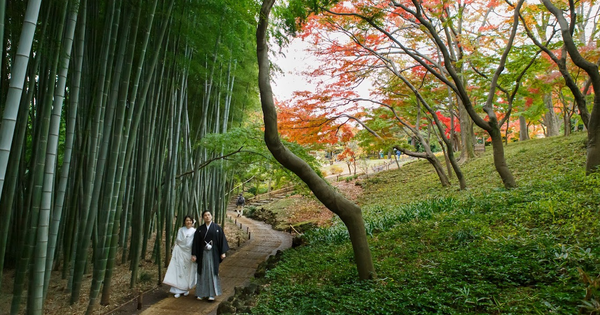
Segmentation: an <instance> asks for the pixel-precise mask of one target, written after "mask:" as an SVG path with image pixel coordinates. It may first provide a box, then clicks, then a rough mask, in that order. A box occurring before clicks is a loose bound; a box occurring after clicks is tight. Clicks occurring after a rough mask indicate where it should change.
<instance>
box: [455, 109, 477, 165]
mask: <svg viewBox="0 0 600 315" xmlns="http://www.w3.org/2000/svg"><path fill="white" fill-rule="evenodd" d="M457 103H458V119H459V123H460V140H461V141H460V157H459V158H458V159H459V160H460V162H461V163H464V162H466V161H468V160H470V159H473V158H475V147H474V144H475V134H474V132H473V121H472V120H471V118H469V113H468V112H467V110H466V109H465V106H464V105H463V103H462V101H461V100H460V98H458V102H457Z"/></svg>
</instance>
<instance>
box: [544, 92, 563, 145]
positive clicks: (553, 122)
mask: <svg viewBox="0 0 600 315" xmlns="http://www.w3.org/2000/svg"><path fill="white" fill-rule="evenodd" d="M544 105H546V113H545V114H544V122H545V123H546V137H554V136H558V135H560V122H559V120H558V117H556V113H555V112H554V104H553V103H552V94H550V93H546V94H544Z"/></svg>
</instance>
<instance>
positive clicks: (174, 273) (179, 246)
mask: <svg viewBox="0 0 600 315" xmlns="http://www.w3.org/2000/svg"><path fill="white" fill-rule="evenodd" d="M212 219H213V217H212V213H211V212H210V211H208V210H206V211H204V212H202V220H203V221H204V224H202V225H200V227H198V228H197V229H196V228H194V220H193V219H192V217H191V216H189V215H186V216H185V219H184V226H183V227H181V228H180V229H179V231H178V232H177V240H175V247H174V248H173V254H172V257H171V262H170V263H169V267H168V268H167V273H166V274H165V279H164V280H163V283H164V284H168V285H170V286H171V290H170V292H171V293H173V294H175V295H174V296H175V298H178V297H180V296H181V295H183V296H187V295H188V294H189V290H191V289H193V288H194V286H195V287H196V298H197V299H198V300H202V299H207V300H208V301H214V300H215V297H216V296H218V295H221V284H220V281H219V264H220V263H221V262H222V261H223V259H225V256H226V255H225V253H226V252H227V251H228V250H229V245H228V244H227V239H226V238H225V233H224V232H223V229H222V228H221V227H220V226H219V225H218V224H217V223H215V222H213V220H212Z"/></svg>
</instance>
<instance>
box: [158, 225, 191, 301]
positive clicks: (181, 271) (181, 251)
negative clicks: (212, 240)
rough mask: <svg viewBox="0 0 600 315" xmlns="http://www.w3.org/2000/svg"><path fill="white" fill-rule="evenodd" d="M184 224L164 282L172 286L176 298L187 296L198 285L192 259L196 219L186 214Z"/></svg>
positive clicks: (178, 233) (176, 241) (178, 235)
mask: <svg viewBox="0 0 600 315" xmlns="http://www.w3.org/2000/svg"><path fill="white" fill-rule="evenodd" d="M184 224H185V225H184V226H182V227H181V228H179V231H178V232H177V239H176V240H175V247H174V248H173V254H172V256H171V262H169V267H168V268H167V273H166V274H165V279H164V280H163V283H164V284H168V285H170V286H171V290H170V292H171V293H173V294H175V295H174V296H175V298H178V297H180V296H181V295H182V294H183V295H184V296H187V295H188V294H189V290H190V289H192V288H193V287H194V286H196V269H197V267H196V263H195V262H193V261H192V242H193V240H194V233H195V232H196V229H195V228H194V227H193V226H194V220H193V219H192V217H191V216H189V215H186V216H185V218H184Z"/></svg>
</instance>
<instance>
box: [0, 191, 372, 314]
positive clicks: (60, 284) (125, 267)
mask: <svg viewBox="0 0 600 315" xmlns="http://www.w3.org/2000/svg"><path fill="white" fill-rule="evenodd" d="M332 184H333V185H334V186H336V187H338V188H339V189H340V191H341V192H342V193H343V194H344V195H345V196H346V197H347V198H349V199H351V200H356V197H357V196H358V195H360V193H361V192H362V189H361V187H360V186H358V185H356V184H355V182H354V181H350V182H346V181H340V182H334V183H332ZM287 210H288V211H289V215H290V220H291V221H295V222H302V221H308V220H312V219H317V220H318V221H319V224H325V223H326V222H327V221H329V220H330V219H331V217H332V216H333V214H332V213H331V212H330V211H328V210H327V209H326V208H325V207H324V206H323V205H322V204H320V203H319V202H318V201H316V200H314V198H313V199H310V198H306V197H302V200H301V201H300V202H296V203H294V204H293V206H291V207H290V208H289V209H287ZM224 230H225V234H226V237H227V239H228V240H229V245H230V247H231V250H233V251H235V250H236V249H237V248H238V242H237V241H236V240H238V239H239V240H240V242H239V245H241V246H243V241H244V240H246V239H247V235H246V234H245V233H244V232H243V231H242V230H240V229H238V228H237V226H236V225H235V224H233V221H231V220H229V221H228V222H226V224H225V226H224ZM153 245H154V238H153V239H152V240H151V241H149V244H148V248H153ZM117 257H118V260H119V261H120V257H121V254H120V253H119V254H118V255H117ZM149 257H151V251H149V252H148V254H147V255H146V259H144V260H142V261H141V262H140V281H139V283H138V284H137V285H136V286H135V287H134V288H133V289H130V288H129V283H130V277H131V272H130V271H129V264H128V263H127V264H121V265H118V266H116V267H115V271H114V276H113V284H112V285H111V287H112V292H111V298H110V304H109V305H104V306H103V305H97V306H96V309H95V311H94V314H95V315H99V314H122V313H120V312H119V309H131V308H132V307H133V305H136V306H137V304H138V297H139V295H140V293H142V296H143V298H142V302H143V305H144V306H148V305H151V304H152V303H155V302H158V301H160V300H162V299H163V298H165V297H166V296H167V295H168V290H169V287H168V286H164V285H160V282H161V281H162V279H159V275H158V268H157V267H156V265H155V264H154V263H153V262H152V260H150V258H149ZM163 260H164V258H163ZM161 272H162V275H161V277H164V273H165V272H166V268H165V267H163V268H162V271H161ZM91 280H92V275H91V270H90V271H89V272H88V273H87V274H85V275H84V279H83V284H82V287H81V292H82V293H81V295H80V298H79V301H78V303H76V304H74V305H70V304H69V299H70V293H69V292H68V290H67V287H66V286H67V280H66V279H62V277H61V272H60V271H53V272H52V276H51V280H50V288H49V290H48V297H47V299H46V302H45V305H44V314H47V315H66V314H84V313H85V311H86V309H87V305H88V301H89V289H90V286H91ZM13 282H14V270H4V274H3V279H2V287H1V288H0V293H1V294H0V313H1V314H7V313H9V311H8V310H9V309H10V305H11V302H12V297H13V295H12V292H13ZM26 303H27V292H23V297H22V299H21V308H20V309H21V312H20V314H25V308H26ZM5 311H6V312H5Z"/></svg>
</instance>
